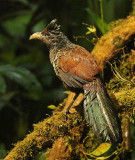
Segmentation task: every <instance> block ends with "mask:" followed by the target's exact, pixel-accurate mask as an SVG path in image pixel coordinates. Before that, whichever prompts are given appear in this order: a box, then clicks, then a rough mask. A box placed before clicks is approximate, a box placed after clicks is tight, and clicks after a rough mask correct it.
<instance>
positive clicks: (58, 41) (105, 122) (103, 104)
mask: <svg viewBox="0 0 135 160" xmlns="http://www.w3.org/2000/svg"><path fill="white" fill-rule="evenodd" d="M29 39H30V40H31V39H38V40H41V41H42V42H43V43H45V44H46V46H47V48H48V49H49V58H50V62H51V64H52V65H53V68H54V71H55V73H56V76H57V77H58V78H59V79H60V80H61V81H62V82H63V84H64V86H65V87H66V88H68V89H69V90H71V91H74V92H76V93H80V92H82V93H84V100H83V110H84V118H85V120H86V122H87V123H88V124H89V126H90V127H91V128H92V130H93V132H94V134H95V135H96V136H97V137H102V139H103V141H105V142H110V143H112V142H118V141H119V140H120V139H121V127H120V122H119V119H118V115H117V112H116V109H115V107H114V105H113V103H112V100H111V98H110V97H109V95H108V93H107V91H106V88H105V86H104V83H103V80H102V78H101V76H100V72H101V68H100V67H99V66H98V64H97V62H96V59H95V58H94V57H93V56H92V55H91V53H90V52H89V51H87V50H86V49H85V48H83V47H81V46H79V45H77V44H74V43H72V42H71V41H70V40H69V39H68V38H67V36H65V34H64V33H63V32H61V29H60V25H58V24H57V19H54V20H52V21H51V22H50V23H49V24H48V25H47V26H46V27H45V29H44V30H43V31H41V32H36V33H34V34H32V35H31V36H30V38H29Z"/></svg>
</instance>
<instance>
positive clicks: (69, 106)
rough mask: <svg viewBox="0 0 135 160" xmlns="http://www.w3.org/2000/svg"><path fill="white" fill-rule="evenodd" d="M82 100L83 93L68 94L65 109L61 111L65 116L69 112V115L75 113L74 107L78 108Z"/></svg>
mask: <svg viewBox="0 0 135 160" xmlns="http://www.w3.org/2000/svg"><path fill="white" fill-rule="evenodd" d="M83 100H84V95H83V93H80V94H79V95H78V94H76V93H74V92H70V93H69V95H68V98H67V101H66V104H65V107H64V109H63V112H64V114H65V115H67V114H68V113H69V110H70V112H71V113H73V112H75V111H74V110H75V107H76V106H78V105H79V104H80V103H81V102H82V101H83Z"/></svg>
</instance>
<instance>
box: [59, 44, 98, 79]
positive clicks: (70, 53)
mask: <svg viewBox="0 0 135 160" xmlns="http://www.w3.org/2000/svg"><path fill="white" fill-rule="evenodd" d="M59 66H60V69H61V70H62V71H63V72H64V73H67V72H70V73H72V74H73V75H76V76H77V77H80V78H81V79H83V80H86V81H90V80H91V79H93V78H94V76H95V75H97V74H98V73H99V72H100V69H99V68H98V66H97V63H96V61H95V60H94V58H93V57H92V55H91V54H90V53H89V52H88V51H87V50H86V49H84V48H83V47H80V46H77V47H76V48H74V49H69V50H65V51H64V54H63V55H62V56H61V57H60V59H59Z"/></svg>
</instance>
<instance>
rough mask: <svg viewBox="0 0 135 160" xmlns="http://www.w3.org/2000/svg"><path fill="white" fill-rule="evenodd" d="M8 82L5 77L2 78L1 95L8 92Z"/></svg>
mask: <svg viewBox="0 0 135 160" xmlns="http://www.w3.org/2000/svg"><path fill="white" fill-rule="evenodd" d="M6 88H7V86H6V82H5V79H4V78H3V77H1V76H0V93H2V94H3V93H5V92H6Z"/></svg>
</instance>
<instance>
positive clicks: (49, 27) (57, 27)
mask: <svg viewBox="0 0 135 160" xmlns="http://www.w3.org/2000/svg"><path fill="white" fill-rule="evenodd" d="M56 22H57V19H54V20H52V21H51V22H50V23H49V24H48V25H47V27H46V28H45V29H44V30H43V31H42V33H43V34H44V33H45V32H46V31H50V32H51V31H55V32H56V31H59V30H60V25H57V23H56Z"/></svg>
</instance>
